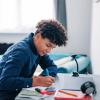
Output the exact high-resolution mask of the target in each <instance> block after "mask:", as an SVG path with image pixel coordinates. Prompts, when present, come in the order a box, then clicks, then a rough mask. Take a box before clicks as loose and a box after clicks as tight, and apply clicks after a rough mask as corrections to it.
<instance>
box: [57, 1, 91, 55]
mask: <svg viewBox="0 0 100 100" xmlns="http://www.w3.org/2000/svg"><path fill="white" fill-rule="evenodd" d="M66 4H67V20H68V21H67V22H68V36H69V40H68V45H67V46H66V48H62V49H56V50H55V51H58V52H61V51H62V52H67V53H68V52H70V53H84V54H88V55H90V38H91V34H90V33H91V8H92V7H91V6H92V0H66Z"/></svg>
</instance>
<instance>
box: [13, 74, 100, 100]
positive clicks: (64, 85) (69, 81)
mask: <svg viewBox="0 0 100 100" xmlns="http://www.w3.org/2000/svg"><path fill="white" fill-rule="evenodd" d="M86 81H91V82H94V83H95V85H96V89H97V94H96V96H94V97H93V100H100V76H98V75H80V76H79V77H73V76H72V75H71V74H58V77H57V78H56V82H55V83H54V84H53V87H55V88H56V89H71V90H80V87H81V85H82V84H83V83H84V82H86ZM15 100H23V98H21V97H20V96H18V97H16V99H15ZM24 100H54V99H53V95H52V96H48V97H47V98H45V99H43V98H42V99H40V98H34V99H31V98H24Z"/></svg>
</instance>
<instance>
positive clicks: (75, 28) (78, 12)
mask: <svg viewBox="0 0 100 100" xmlns="http://www.w3.org/2000/svg"><path fill="white" fill-rule="evenodd" d="M66 4H67V20H68V36H69V40H68V45H67V46H66V47H63V48H62V47H61V48H59V49H58V48H57V49H55V50H54V52H60V53H61V52H63V53H64V52H65V53H85V54H88V55H90V37H91V34H90V31H91V30H90V27H91V4H92V0H66ZM24 36H26V34H19V35H18V34H14V35H13V34H0V42H1V41H2V42H3V41H4V42H6V41H7V42H13V41H18V40H20V39H21V38H23V37H24Z"/></svg>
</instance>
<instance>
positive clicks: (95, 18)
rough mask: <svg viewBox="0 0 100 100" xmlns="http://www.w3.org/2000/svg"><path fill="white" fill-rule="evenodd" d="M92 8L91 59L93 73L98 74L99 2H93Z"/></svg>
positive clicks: (99, 71)
mask: <svg viewBox="0 0 100 100" xmlns="http://www.w3.org/2000/svg"><path fill="white" fill-rule="evenodd" d="M99 1H100V0H99ZM92 8H93V10H92V40H91V59H92V66H93V73H94V74H100V2H98V3H96V2H93V6H92Z"/></svg>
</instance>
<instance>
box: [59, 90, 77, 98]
mask: <svg viewBox="0 0 100 100" xmlns="http://www.w3.org/2000/svg"><path fill="white" fill-rule="evenodd" d="M59 92H61V93H64V94H67V95H70V96H74V97H77V95H76V94H74V93H69V92H65V91H64V90H59Z"/></svg>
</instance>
